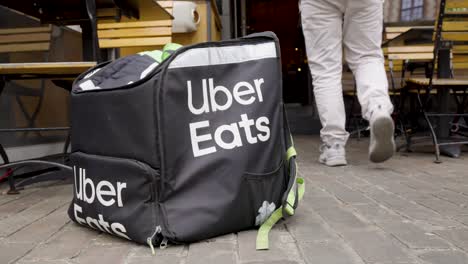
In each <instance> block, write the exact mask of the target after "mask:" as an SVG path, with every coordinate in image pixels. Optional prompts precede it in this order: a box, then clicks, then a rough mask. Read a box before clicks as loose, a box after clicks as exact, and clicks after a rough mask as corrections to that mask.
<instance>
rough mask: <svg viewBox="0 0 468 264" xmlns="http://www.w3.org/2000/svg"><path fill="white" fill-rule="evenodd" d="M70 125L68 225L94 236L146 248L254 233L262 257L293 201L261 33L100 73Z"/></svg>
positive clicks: (275, 54) (267, 41)
mask: <svg viewBox="0 0 468 264" xmlns="http://www.w3.org/2000/svg"><path fill="white" fill-rule="evenodd" d="M71 119H72V129H71V135H72V153H71V155H70V160H71V164H72V166H73V172H74V198H73V201H72V203H71V206H70V208H69V211H68V213H69V216H70V218H71V219H72V220H73V221H75V222H76V223H79V224H82V225H85V226H88V227H91V228H94V229H96V230H98V231H102V232H107V233H110V234H113V235H115V236H119V237H122V238H126V239H128V240H132V241H136V242H138V243H144V244H148V245H150V246H151V247H153V245H162V244H163V243H164V245H165V244H166V243H167V242H168V241H169V242H173V243H188V242H193V241H198V240H202V239H207V238H211V237H214V236H218V235H222V234H227V233H232V232H237V231H241V230H245V229H251V228H255V227H260V226H262V224H263V227H262V228H260V230H261V231H262V232H261V233H262V234H260V235H259V238H258V239H259V243H260V244H263V246H262V245H260V246H259V248H267V247H268V243H267V242H268V240H267V237H268V231H269V229H270V228H271V226H272V225H273V224H274V223H275V222H276V221H277V220H279V219H280V218H282V217H286V216H289V215H292V214H293V213H294V209H295V208H296V207H297V203H298V200H299V198H300V196H301V195H302V191H301V190H302V188H303V181H302V180H301V179H296V165H295V151H294V148H293V147H292V141H291V137H290V134H289V129H288V127H287V122H286V118H285V113H284V108H283V104H282V77H281V61H280V50H279V45H278V39H277V38H276V36H275V35H274V34H273V33H270V32H266V33H260V34H254V35H249V36H247V37H244V38H241V39H236V40H229V41H222V42H210V43H202V44H196V45H192V46H187V47H182V48H180V49H178V50H177V51H175V52H174V53H173V54H172V55H170V56H169V58H167V59H166V60H164V61H163V62H159V61H157V60H156V59H154V58H153V57H152V54H151V52H147V53H142V54H137V55H132V56H128V57H124V58H121V59H118V60H116V61H114V62H112V63H103V64H100V65H98V66H96V67H95V68H93V69H91V70H89V71H87V72H85V73H83V74H82V75H81V76H79V77H78V78H77V79H76V80H75V82H74V84H73V89H72V93H71ZM267 220H268V221H267ZM262 229H263V230H262ZM262 241H263V242H262ZM265 242H266V244H265Z"/></svg>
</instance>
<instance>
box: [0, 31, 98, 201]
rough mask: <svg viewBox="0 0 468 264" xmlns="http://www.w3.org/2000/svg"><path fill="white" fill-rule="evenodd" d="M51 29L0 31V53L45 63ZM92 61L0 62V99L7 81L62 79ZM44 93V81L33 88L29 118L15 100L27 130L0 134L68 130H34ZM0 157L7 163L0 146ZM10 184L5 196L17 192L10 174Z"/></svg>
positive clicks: (91, 63) (63, 128) (16, 129)
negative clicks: (37, 57)
mask: <svg viewBox="0 0 468 264" xmlns="http://www.w3.org/2000/svg"><path fill="white" fill-rule="evenodd" d="M51 39H52V27H51V26H45V27H33V28H14V29H0V53H17V52H43V53H45V54H46V56H44V58H45V60H47V57H48V56H47V54H48V52H49V50H50V47H51ZM95 64H96V63H95V62H36V63H0V96H1V94H2V92H3V91H4V87H5V85H6V83H7V82H9V81H11V80H21V79H65V78H74V77H76V76H78V75H79V74H81V73H82V72H84V71H85V70H87V69H89V68H90V67H92V66H94V65H95ZM43 92H44V82H42V84H41V87H40V89H39V90H36V89H34V91H33V92H32V93H30V96H36V97H38V98H39V102H38V105H37V107H36V110H35V111H34V113H33V114H32V115H29V114H28V113H27V111H26V110H25V109H24V106H23V105H22V101H21V100H20V99H19V98H17V102H18V103H19V105H20V108H22V109H23V114H24V115H25V117H26V118H27V119H28V127H21V128H3V129H0V133H15V132H26V133H27V132H36V133H38V132H39V131H60V130H65V131H66V130H68V127H49V128H36V127H33V126H34V120H35V118H36V116H37V114H38V112H39V108H40V105H41V103H42V98H43ZM68 142H69V141H68V139H67V143H66V144H65V146H64V152H65V151H66V149H67V148H68ZM0 156H1V157H2V159H3V161H4V163H9V162H10V161H9V159H8V155H7V153H6V151H5V149H4V148H3V146H2V145H1V144H0ZM8 179H9V183H10V191H9V193H17V190H16V185H15V181H14V176H13V174H10V176H9V177H8Z"/></svg>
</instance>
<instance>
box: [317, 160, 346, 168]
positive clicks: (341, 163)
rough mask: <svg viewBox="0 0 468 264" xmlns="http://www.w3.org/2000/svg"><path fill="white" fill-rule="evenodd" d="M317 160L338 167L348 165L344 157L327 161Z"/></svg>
mask: <svg viewBox="0 0 468 264" xmlns="http://www.w3.org/2000/svg"><path fill="white" fill-rule="evenodd" d="M319 162H320V163H322V164H324V165H327V166H328V167H340V166H346V165H348V163H347V162H346V160H345V159H328V160H327V161H323V160H319Z"/></svg>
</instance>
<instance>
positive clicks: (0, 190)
mask: <svg viewBox="0 0 468 264" xmlns="http://www.w3.org/2000/svg"><path fill="white" fill-rule="evenodd" d="M8 190H9V187H8V184H3V185H2V184H0V205H5V204H7V203H11V202H13V201H16V200H18V199H21V198H23V197H25V196H28V195H30V194H32V193H34V192H37V191H39V190H41V189H38V188H26V189H24V190H21V192H20V194H18V195H9V194H7V192H8Z"/></svg>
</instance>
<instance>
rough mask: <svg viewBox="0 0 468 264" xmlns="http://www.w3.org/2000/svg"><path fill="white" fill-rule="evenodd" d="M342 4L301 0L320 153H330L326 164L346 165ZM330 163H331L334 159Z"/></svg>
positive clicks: (338, 0) (333, 0) (339, 1)
mask: <svg viewBox="0 0 468 264" xmlns="http://www.w3.org/2000/svg"><path fill="white" fill-rule="evenodd" d="M343 2H344V0H302V1H301V6H300V8H301V14H302V27H303V31H304V38H305V43H306V48H307V57H308V61H309V67H310V70H311V73H312V79H313V86H314V95H315V101H316V104H317V109H318V113H319V116H320V121H321V123H322V130H321V131H320V136H321V139H322V141H323V143H324V146H323V147H322V149H321V151H322V153H324V152H326V151H328V150H330V152H328V153H331V157H329V158H328V162H327V161H326V160H324V159H323V157H321V160H320V161H321V162H323V163H325V164H327V165H330V166H334V165H345V164H346V159H345V155H344V145H345V144H346V141H347V140H348V137H349V134H348V132H346V130H345V122H346V114H345V108H344V102H343V91H342V87H341V73H342V27H343V11H344V6H343ZM335 157H336V160H335V161H333V162H332V161H331V159H335Z"/></svg>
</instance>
